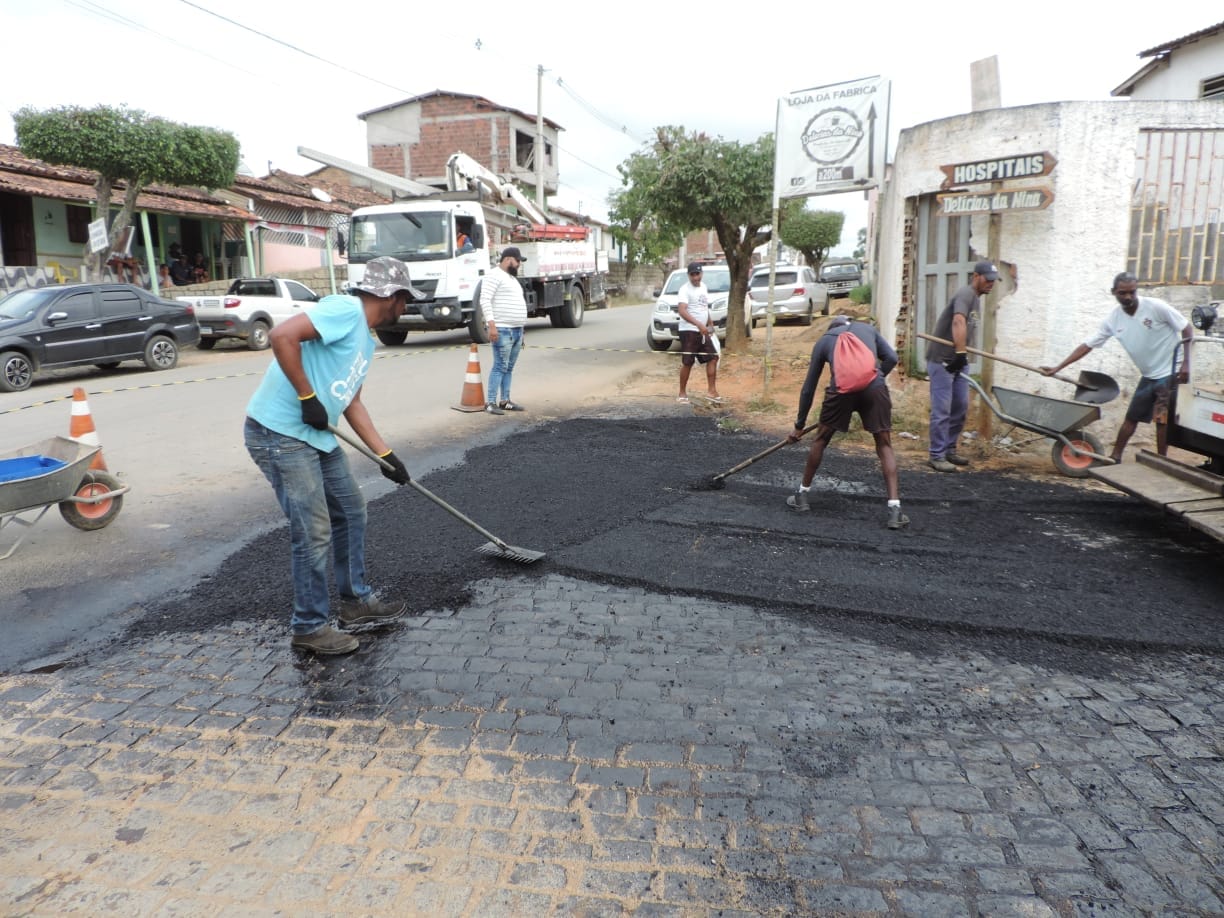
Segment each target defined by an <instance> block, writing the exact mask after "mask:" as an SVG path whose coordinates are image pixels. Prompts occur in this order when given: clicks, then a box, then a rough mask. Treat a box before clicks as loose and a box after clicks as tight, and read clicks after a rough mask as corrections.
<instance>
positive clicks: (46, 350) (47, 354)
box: [0, 284, 200, 392]
mask: <svg viewBox="0 0 1224 918" xmlns="http://www.w3.org/2000/svg"><path fill="white" fill-rule="evenodd" d="M199 340H200V326H199V325H198V324H197V323H196V319H195V315H194V314H193V312H192V309H191V307H189V306H187V305H185V304H183V303H176V302H174V301H172V300H163V299H161V298H160V297H156V296H154V295H153V294H151V293H150V292H149V291H147V290H144V289H142V288H140V287H135V286H132V285H131V284H62V285H56V286H52V287H31V288H27V289H24V290H17V291H14V292H13V293H10V294H9V295H8V296H6V297H4V298H3V299H0V391H3V392H21V391H22V390H24V389H28V388H29V386H30V383H31V382H32V381H33V379H34V374H35V373H37V372H38V371H39V370H49V369H54V368H57V367H70V366H79V365H81V364H89V363H92V364H94V365H95V366H98V367H100V368H102V369H104V370H109V369H113V368H114V367H117V366H118V365H119V364H120V363H121V362H122V361H124V360H143V361H144V363H145V366H147V367H148V368H149V369H150V370H169V369H172V368H173V367H174V366H176V365H177V364H178V355H179V348H182V347H192V346H194V345H195V344H197V343H198V342H199Z"/></svg>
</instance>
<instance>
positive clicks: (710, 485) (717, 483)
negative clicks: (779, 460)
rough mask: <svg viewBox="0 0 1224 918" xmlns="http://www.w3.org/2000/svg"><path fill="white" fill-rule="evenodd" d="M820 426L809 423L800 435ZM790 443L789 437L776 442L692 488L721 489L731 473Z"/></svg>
mask: <svg viewBox="0 0 1224 918" xmlns="http://www.w3.org/2000/svg"><path fill="white" fill-rule="evenodd" d="M819 426H820V425H819V424H809V425H808V426H807V427H805V428H803V433H802V434H800V436H801V437H803V436H807V434H809V433H810V432H811V431H813V430H815V429H816V428H817V427H819ZM789 443H790V440H789V439H786V440H783V441H781V442H780V443H775V444H774V445H773V446H771V447H769V448H768V449H763V450H761V451H760V452H759V453H757V454H756V455H755V456H752V457H750V458H748V459H745V460H744V461H743V462H741V463H740V464H739V465H737V466H734V467H732V468H729V469H727V470H726V471H725V472H722V473H721V474H718V475H715V476H714V477H713V478H709V479H707V480H705V481H701V482H699V483H697V484H694V485H693V486H692V489H693V490H694V491H720V490H722V489H723V488H725V487H726V486H727V482H726V480H725V479H727V478H728V477H730V476H731V475H734V474H735V473H736V472H742V471H743V470H744V469H746V468H748V466H750V465H752V463H754V462H757V461H759V460H761V459H764V458H765V457H766V456H768V455H770V454H771V453H776V452H777V451H778V450H780V449H781V448H782V447H784V446H786V445H787V444H789Z"/></svg>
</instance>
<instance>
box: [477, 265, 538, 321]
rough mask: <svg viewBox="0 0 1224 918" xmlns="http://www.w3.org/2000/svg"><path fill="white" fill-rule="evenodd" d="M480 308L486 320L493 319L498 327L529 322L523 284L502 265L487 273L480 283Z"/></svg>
mask: <svg viewBox="0 0 1224 918" xmlns="http://www.w3.org/2000/svg"><path fill="white" fill-rule="evenodd" d="M480 309H481V311H482V312H483V313H484V318H485V321H486V322H488V321H489V319H492V320H493V321H494V322H496V323H497V326H498V328H522V327H523V326H524V325H526V324H527V300H526V299H525V298H524V296H523V285H522V284H520V283H519V281H518V278H517V277H512V276H511V275H509V274H507V273H506V272H505V271H503V270H502V269H501V267H500V266H498V267H496V268H494V269H493V270H491V271H490V272H489V273H488V274H486V275H485V278H484V283H482V284H481V285H480Z"/></svg>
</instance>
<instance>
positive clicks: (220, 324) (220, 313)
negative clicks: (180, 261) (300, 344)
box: [178, 277, 319, 351]
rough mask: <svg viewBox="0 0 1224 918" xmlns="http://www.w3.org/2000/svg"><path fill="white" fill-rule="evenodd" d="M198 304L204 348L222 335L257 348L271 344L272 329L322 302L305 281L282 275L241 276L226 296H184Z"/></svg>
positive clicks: (201, 344)
mask: <svg viewBox="0 0 1224 918" xmlns="http://www.w3.org/2000/svg"><path fill="white" fill-rule="evenodd" d="M178 299H179V300H180V301H182V302H184V303H190V304H191V305H192V306H194V307H195V315H196V320H197V321H198V322H199V323H200V343H199V345H197V346H198V347H199V349H200V350H202V351H207V350H210V349H212V348H213V347H214V346H215V345H216V343H217V342H218V341H220V340H221V339H222V338H241V339H243V340H244V341H246V343H247V347H248V348H250V349H251V350H253V351H262V350H263V349H264V348H266V347H267V346H268V332H270V331H271V330H272V328H273V326H275V325H279V324H280V323H281V322H284V321H285V320H286V319H289V318H292V317H293V316H295V315H297V314H298V313H299V312H301V311H302V310H304V309H306V308H307V307H308V306H313V305H314V304H315V303H317V302H318V301H319V295H318V294H317V293H315V292H314V291H313V290H311V289H310V288H309V287H307V286H306V285H305V284H302V283H299V282H298V281H295V280H286V279H284V278H280V277H240V278H238V279H237V280H235V281H234V282H233V283H232V284H230V286H229V290H228V291H226V293H225V294H224V295H221V296H219V295H213V296H180V297H178Z"/></svg>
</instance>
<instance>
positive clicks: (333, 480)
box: [243, 257, 425, 654]
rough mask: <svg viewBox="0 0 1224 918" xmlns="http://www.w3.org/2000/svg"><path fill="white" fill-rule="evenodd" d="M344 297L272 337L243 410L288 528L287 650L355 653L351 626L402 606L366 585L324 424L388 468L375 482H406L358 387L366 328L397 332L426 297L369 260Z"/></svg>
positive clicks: (344, 480)
mask: <svg viewBox="0 0 1224 918" xmlns="http://www.w3.org/2000/svg"><path fill="white" fill-rule="evenodd" d="M352 290H353V295H352V296H342V295H341V296H326V297H324V298H323V299H321V300H319V302H318V303H316V304H314V305H313V306H312V307H311V308H310V309H308V310H305V311H304V312H301V313H299V314H297V315H295V316H293V317H292V318H291V319H287V320H285V321H284V322H281V323H280V324H279V325H277V326H276V327H275V328H274V329H272V332H271V333H270V334H269V335H268V338H269V340H270V341H271V344H272V356H273V360H272V363H271V364H269V366H268V369H267V371H266V372H265V373H264V378H263V381H262V382H261V383H260V384H259V388H258V389H256V390H255V394H254V395H253V396H252V397H251V401H250V402H249V403H248V404H247V417H246V425H245V427H244V429H243V437H244V440H245V442H246V448H247V452H248V453H250V454H251V459H252V460H254V462H255V464H256V465H257V466H259V469H260V471H261V472H263V473H264V476H265V477H266V478H267V479H268V481H269V483H271V485H272V488H273V490H274V491H275V492H276V499H277V502H278V503H279V504H280V506H281V509H282V510H284V512H285V516H286V517H287V518H288V520H289V539H290V544H291V547H292V552H291V557H292V572H293V618H292V621H291V628H292V631H293V637H292V639H291V641H290V643H291V645H292V646H293V648H294V649H295V650H308V651H312V652H314V653H319V654H339V653H349V652H351V651H354V650H356V649H357V646H358V642H357V639H356V638H355V637H353V635H352V634H349V633H346V632H347V631H352V630H356V629H366V628H371V627H377V626H379V625H382V624H386V623H387V622H390V621H393V620H394V619H396V618H399V617H400V616H401V615H403V614H404V612H405V611H406V610H407V608H408V604H407V603H405V602H402V601H396V602H387V601H384V600H383V599H380V598H379V597H378V596H377V595H375V593H374V590H373V589H372V588H371V587H370V585H369V584H368V583H367V582H366V564H365V530H366V505H365V498H364V497H363V496H362V494H361V489H360V488H359V487H358V486H357V482H356V481H355V480H354V479H353V475H352V473H351V472H350V471H349V467H348V460H347V459H346V458H345V455H344V451H343V450H342V449H341V448H340V445H339V444H338V443H337V442H336V438H335V436H334V435H333V434H332V432H331V431H330V430H328V427H329V426H330V425H335V424H337V423H339V421H340V415H341V414H343V415H344V417H345V419H346V420H347V421H348V422H349V425H350V426H351V427H352V428H353V431H354V433H356V434H357V436H358V437H360V438H361V440H362V442H363V443H365V445H366V446H368V447H369V448H370V449H372V450H373V451H374V452H375V453H377V454H378V455H379V456H380V457H381V458H382V459H384V460H385V461H386V462H387V463H388V464H389V465H390V466H391V468H390V469H384V470H383V475H384V476H386V477H387V478H389V479H391V480H392V481H394V482H395V483H396V484H400V485H403V484H407V483H408V481H409V476H408V470H407V469H406V468H405V467H404V463H403V462H402V461H400V460H399V459H398V458H397V457H396V455H395V453H394V452H392V451H391V448H390V447H389V446H387V443H386V441H385V440H383V438H382V435H381V434H379V432H378V430H377V428H375V426H374V422H373V420H371V418H370V415H369V412H368V411H366V407H365V405H364V404H363V403H362V401H361V389H362V385H363V384H364V383H365V377H366V372H367V371H368V370H369V368H370V362H371V360H372V358H373V355H374V341H373V339H372V338H371V337H370V329H371V328H375V327H377V326H380V325H387V324H390V323H393V322H395V321H396V319H398V318H399V317H400V315H402V314H403V312H404V306H405V304H406V303H407V302H408V298H409V297H413V298H414V299H418V300H421V299H425V295H424V294H423V293H422V292H421V291H419V290H418V289H417V288H416V287H414V286H413V285H412V281H411V280H410V279H409V276H408V267H407V265H405V264H404V263H403V262H402V261H399V260H398V259H395V258H389V257H382V258H375V259H373V260H372V261H370V263H369V264H367V265H366V268H365V276H364V277H363V278H362V279H361V281H360V282H358V283H357V284H355V285H354V286H353V288H352ZM329 561H333V562H334V565H333V566H334V570H335V577H336V590H337V592H339V594H340V615H339V620H340V625H341V627H343V628H344V629H346V630H345V631H340V630H337V629H336V628H334V627H332V626H331V625H330V624H329V623H328V621H329V619H330V617H331V616H330V600H329V595H328V586H327V568H328V562H329Z"/></svg>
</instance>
